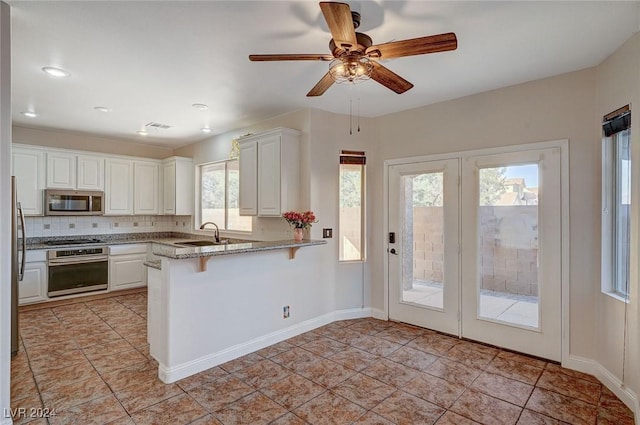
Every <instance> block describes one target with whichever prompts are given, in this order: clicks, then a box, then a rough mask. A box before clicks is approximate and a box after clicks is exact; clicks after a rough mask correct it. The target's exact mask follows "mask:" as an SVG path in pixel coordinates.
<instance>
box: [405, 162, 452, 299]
mask: <svg viewBox="0 0 640 425" xmlns="http://www.w3.org/2000/svg"><path fill="white" fill-rule="evenodd" d="M442 179H443V173H442V172H437V173H425V174H417V175H408V176H403V177H402V186H403V187H402V190H403V191H404V204H405V205H404V220H403V221H404V229H403V233H404V237H403V238H402V243H403V246H402V247H401V249H402V252H403V256H402V261H403V263H402V301H404V302H411V303H416V304H420V305H424V306H428V307H434V308H440V309H442V308H443V289H444V287H443V282H444V276H443V274H444V273H443V258H444V215H443V196H444V192H443V190H444V187H443V182H442ZM455 284H457V282H455Z"/></svg>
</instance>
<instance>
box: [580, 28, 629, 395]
mask: <svg viewBox="0 0 640 425" xmlns="http://www.w3.org/2000/svg"><path fill="white" fill-rule="evenodd" d="M596 78H597V80H596V81H597V85H596V87H597V99H596V110H595V111H594V117H593V119H592V121H593V124H594V126H595V129H594V137H595V138H596V140H597V143H596V144H597V145H598V147H599V146H600V137H601V134H602V130H601V128H600V126H599V123H600V122H602V117H603V116H604V115H606V114H608V113H609V112H612V111H614V110H616V109H618V108H620V107H622V106H624V105H627V104H631V105H632V116H631V123H632V127H631V128H632V129H631V138H632V142H631V143H632V152H631V157H632V158H633V161H634V162H633V163H632V167H633V168H632V171H631V174H632V179H633V181H632V185H631V187H632V190H633V194H632V196H631V197H632V199H635V200H636V202H634V203H633V204H632V211H631V287H630V292H631V295H630V296H631V299H630V302H629V304H628V318H627V319H628V320H627V321H628V324H629V327H628V330H627V333H628V349H627V356H626V357H627V366H626V374H625V375H626V376H625V378H626V384H627V386H628V388H630V389H631V390H632V391H633V392H635V394H636V395H638V394H640V370H639V369H638V359H640V315H639V312H638V289H639V280H640V277H639V270H638V264H639V261H640V252H639V250H638V247H639V242H640V240H639V239H638V235H639V232H640V228H639V227H640V211H639V210H638V202H637V200H638V199H640V185H638V184H637V183H638V182H639V181H640V180H639V179H638V177H637V176H638V175H639V174H640V164H639V162H638V161H637V159H638V158H640V127H638V124H639V123H640V33H636V34H635V36H633V37H632V38H630V39H629V40H628V41H627V42H626V43H625V44H624V45H622V46H621V47H620V48H619V49H618V50H617V51H616V52H615V53H614V54H612V55H611V56H610V57H609V58H607V59H606V60H605V61H604V62H603V63H602V64H600V65H599V66H598V67H597V72H596ZM598 159H599V157H598ZM594 171H596V172H595V173H594V174H597V176H598V178H600V168H594ZM598 188H600V181H599V180H598ZM597 258H598V257H595V256H594V262H597V261H595V260H596V259H597ZM598 272H599V270H598ZM595 278H596V279H598V278H599V274H598V275H597V276H595ZM594 292H595V294H596V312H597V318H598V320H597V321H596V327H595V330H596V335H595V337H596V341H597V347H598V349H597V352H596V353H595V358H596V360H597V361H598V362H599V363H600V364H601V365H602V366H604V367H605V368H606V369H607V370H608V371H609V372H611V373H612V374H613V375H615V376H616V378H618V379H621V378H622V358H623V345H624V344H623V342H624V321H625V320H624V319H625V318H624V315H625V308H624V303H623V302H621V301H619V300H616V299H613V298H611V297H609V296H607V295H604V294H602V293H600V291H599V287H598V288H596V290H595V291H594Z"/></svg>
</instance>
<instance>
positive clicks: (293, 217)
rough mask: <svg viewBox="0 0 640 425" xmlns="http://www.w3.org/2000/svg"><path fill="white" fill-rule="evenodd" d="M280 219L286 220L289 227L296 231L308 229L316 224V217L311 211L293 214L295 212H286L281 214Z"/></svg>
mask: <svg viewBox="0 0 640 425" xmlns="http://www.w3.org/2000/svg"><path fill="white" fill-rule="evenodd" d="M282 218H284V219H285V220H287V223H289V226H293V227H295V228H296V229H308V228H310V227H311V225H312V224H313V223H317V222H318V220H316V216H315V215H314V214H313V211H305V212H301V213H299V212H295V211H287V212H286V213H284V214H282Z"/></svg>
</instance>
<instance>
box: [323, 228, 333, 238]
mask: <svg viewBox="0 0 640 425" xmlns="http://www.w3.org/2000/svg"><path fill="white" fill-rule="evenodd" d="M332 237H333V229H322V238H323V239H327V238H332Z"/></svg>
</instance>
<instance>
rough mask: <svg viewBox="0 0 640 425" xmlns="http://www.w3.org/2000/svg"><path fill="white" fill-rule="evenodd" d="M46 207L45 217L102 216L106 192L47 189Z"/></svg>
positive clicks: (45, 192) (45, 194)
mask: <svg viewBox="0 0 640 425" xmlns="http://www.w3.org/2000/svg"><path fill="white" fill-rule="evenodd" d="M44 205H45V215H102V214H104V192H100V191H92V190H85V191H81V190H58V189H56V190H52V189H47V190H45V191H44Z"/></svg>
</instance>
